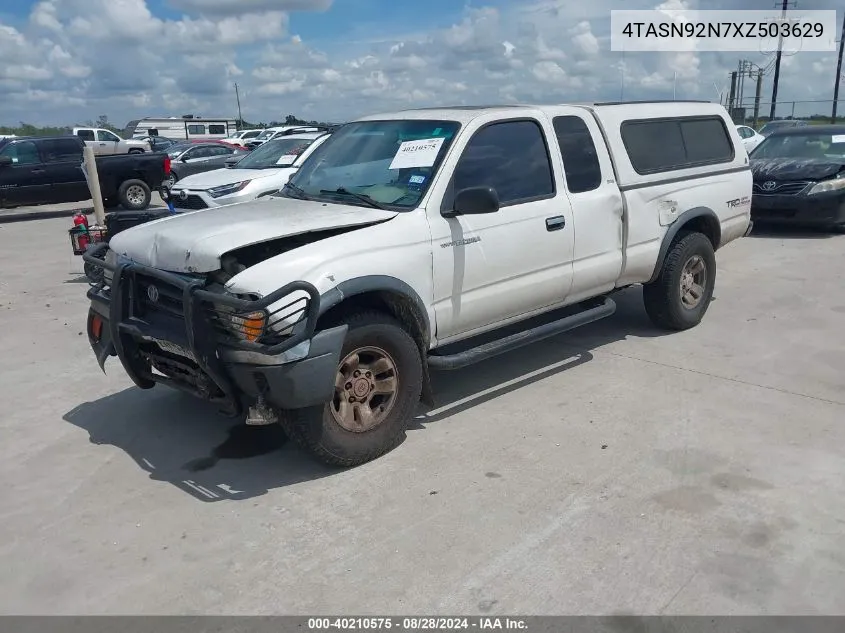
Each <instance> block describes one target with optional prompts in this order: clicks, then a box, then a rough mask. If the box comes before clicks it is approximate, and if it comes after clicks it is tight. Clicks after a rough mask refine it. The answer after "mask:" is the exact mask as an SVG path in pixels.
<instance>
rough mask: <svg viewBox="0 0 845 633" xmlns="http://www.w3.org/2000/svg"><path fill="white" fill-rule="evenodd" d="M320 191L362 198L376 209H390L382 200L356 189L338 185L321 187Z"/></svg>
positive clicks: (361, 199)
mask: <svg viewBox="0 0 845 633" xmlns="http://www.w3.org/2000/svg"><path fill="white" fill-rule="evenodd" d="M320 193H337V194H340V195H342V196H349V197H350V198H355V199H356V200H360V201H361V202H363V203H364V204H368V205H370V206H371V207H373V208H375V209H381V210H382V211H390V209H388V208H387V207H386V206H384V205H383V204H381V203H380V202H376V201H375V200H373V199H372V198H371V197H370V196H368V195H366V194H363V193H355V192H354V191H349V190H348V189H344V188H343V187H338V188H337V189H320Z"/></svg>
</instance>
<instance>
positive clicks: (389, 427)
mask: <svg viewBox="0 0 845 633" xmlns="http://www.w3.org/2000/svg"><path fill="white" fill-rule="evenodd" d="M341 322H342V323H345V324H347V325H348V326H349V330H348V331H347V334H346V340H345V341H344V343H343V349H342V351H341V354H340V358H341V359H343V358H345V357H346V356H347V354H350V353H351V352H352V351H354V350H356V349H360V348H364V347H369V346H375V347H379V348H381V349H383V350H385V351H386V352H387V353H388V354H390V356H391V357H392V358H393V359H394V361H395V363H396V367H397V374H398V389H397V396H396V398H397V400H396V402H395V404H394V405H393V408H392V410H390V411H389V412H388V413H387V415H386V417H385V418H384V421H383V422H381V423H380V424H379V425H378V426H376V427H375V428H372V429H369V430H367V431H363V432H353V431H348V430H346V429H344V428H343V427H342V426H341V425H340V424H338V422H337V421H336V420H335V419H334V416H333V415H332V412H331V410H330V406H331V405H330V403H326V404H325V405H320V406H316V407H309V408H307V409H295V410H287V411H280V412H279V413H280V415H279V419H280V423H281V425H282V427H283V428H284V430H285V432H286V433H287V435H288V437H290V438H291V439H293V440H294V441H296V442H297V443H299V444H300V445H301V446H303V447H304V448H306V449H307V450H308V451H309V452H311V453H312V454H313V455H314V456H315V457H316V458H317V459H318V460H319V461H321V462H323V463H325V464H329V465H331V466H341V467H351V466H358V465H360V464H363V463H366V462H369V461H372V460H374V459H376V458H378V457H380V456H382V455H384V454H385V453H388V452H390V451H391V450H393V449H394V448H396V447H397V446H398V445H399V444H401V443H402V440H403V439H404V438H405V431H406V430H407V428H408V424H409V423H410V421H411V419H413V416H414V414H415V413H416V408H417V405H418V403H419V401H420V394H421V392H422V379H423V367H422V362H423V360H422V358H421V355H420V351H419V347H418V346H417V344H416V343H415V342H414V339H413V338H411V336H410V335H409V334H408V332H407V331H406V330H405V329H404V328H403V327H402V325H401V324H400V323H399V322H398V321H397V320H396V319H394V318H393V317H391V316H389V315H387V314H384V313H382V312H376V311H365V312H356V313H354V314H351V315H349V316H347V317H345V318H343V319H342V320H341Z"/></svg>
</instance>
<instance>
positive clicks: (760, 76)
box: [754, 70, 763, 130]
mask: <svg viewBox="0 0 845 633" xmlns="http://www.w3.org/2000/svg"><path fill="white" fill-rule="evenodd" d="M762 90H763V71H762V70H758V71H757V92H756V93H755V95H754V129H755V130H756V129H757V119H758V117H759V116H760V92H761V91H762Z"/></svg>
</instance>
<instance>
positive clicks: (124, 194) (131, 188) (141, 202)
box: [117, 179, 153, 211]
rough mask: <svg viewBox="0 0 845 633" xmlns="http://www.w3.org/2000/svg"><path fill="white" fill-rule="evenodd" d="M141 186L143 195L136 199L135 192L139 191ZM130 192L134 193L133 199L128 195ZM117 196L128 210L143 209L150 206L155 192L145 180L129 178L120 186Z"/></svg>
mask: <svg viewBox="0 0 845 633" xmlns="http://www.w3.org/2000/svg"><path fill="white" fill-rule="evenodd" d="M139 188H140V191H141V192H143V195H142V196H141V197H140V198H137V199H136V198H135V196H134V194H136V193H137V192H138V190H139ZM130 194H133V195H132V199H130V198H129V197H128V196H129V195H130ZM117 198H118V200H120V205H121V206H122V207H123V208H124V209H126V210H127V211H143V210H144V209H146V208H147V207H149V206H150V202H151V201H152V199H153V194H152V191H150V188H149V186H147V183H145V182H144V181H143V180H134V179H133V180H127V181H126V182H124V183H122V184H121V185H120V188H119V189H118V190H117Z"/></svg>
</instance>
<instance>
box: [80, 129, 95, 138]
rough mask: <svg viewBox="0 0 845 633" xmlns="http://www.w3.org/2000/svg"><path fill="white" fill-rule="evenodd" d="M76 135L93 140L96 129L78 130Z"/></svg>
mask: <svg viewBox="0 0 845 633" xmlns="http://www.w3.org/2000/svg"><path fill="white" fill-rule="evenodd" d="M76 135H77V136H78V137H79V138H81V139H82V140H83V141H93V140H94V130H77V131H76Z"/></svg>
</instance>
